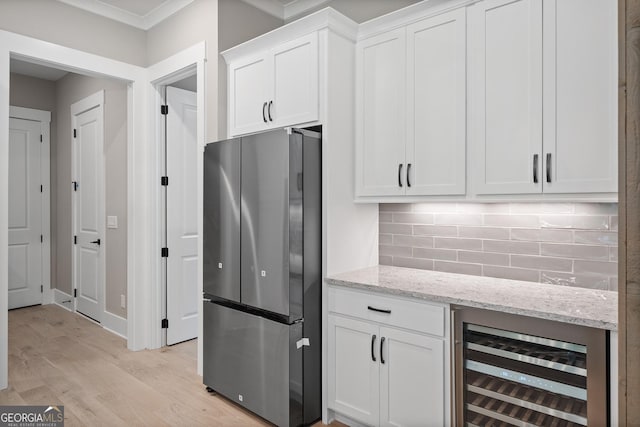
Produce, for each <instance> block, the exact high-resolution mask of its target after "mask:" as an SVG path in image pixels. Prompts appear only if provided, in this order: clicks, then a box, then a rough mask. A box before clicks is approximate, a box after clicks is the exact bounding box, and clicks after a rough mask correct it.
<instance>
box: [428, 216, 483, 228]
mask: <svg viewBox="0 0 640 427" xmlns="http://www.w3.org/2000/svg"><path fill="white" fill-rule="evenodd" d="M435 224H447V225H450V224H452V225H482V215H479V214H436V215H435Z"/></svg>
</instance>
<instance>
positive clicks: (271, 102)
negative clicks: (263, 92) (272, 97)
mask: <svg viewBox="0 0 640 427" xmlns="http://www.w3.org/2000/svg"><path fill="white" fill-rule="evenodd" d="M272 105H273V101H269V108H267V113H268V115H269V121H270V122H272V121H273V118H272V117H271V106H272Z"/></svg>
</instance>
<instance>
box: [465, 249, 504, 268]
mask: <svg viewBox="0 0 640 427" xmlns="http://www.w3.org/2000/svg"><path fill="white" fill-rule="evenodd" d="M458 261H460V262H472V263H475V264H485V265H503V266H508V265H509V255H508V254H496V253H490V252H471V251H459V252H458Z"/></svg>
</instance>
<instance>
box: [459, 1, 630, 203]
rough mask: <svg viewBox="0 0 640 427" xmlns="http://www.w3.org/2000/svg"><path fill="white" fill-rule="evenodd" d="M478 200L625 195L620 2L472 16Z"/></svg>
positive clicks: (533, 4) (484, 6)
mask: <svg viewBox="0 0 640 427" xmlns="http://www.w3.org/2000/svg"><path fill="white" fill-rule="evenodd" d="M470 10H471V15H470V16H471V18H470V31H471V40H472V41H471V43H472V45H471V51H470V63H471V80H470V87H471V98H472V99H473V103H472V106H471V117H472V129H471V133H470V145H471V147H472V149H473V153H474V154H473V157H472V162H471V165H470V167H471V168H472V169H473V177H474V182H473V185H474V192H475V193H476V194H479V195H497V194H527V193H538V194H540V193H562V194H584V193H609V194H612V193H616V192H617V117H618V116H617V114H618V111H617V69H618V59H617V2H616V1H613V0H542V1H541V0H516V1H513V0H486V1H483V2H479V3H477V4H475V5H474V6H472V7H471V8H470Z"/></svg>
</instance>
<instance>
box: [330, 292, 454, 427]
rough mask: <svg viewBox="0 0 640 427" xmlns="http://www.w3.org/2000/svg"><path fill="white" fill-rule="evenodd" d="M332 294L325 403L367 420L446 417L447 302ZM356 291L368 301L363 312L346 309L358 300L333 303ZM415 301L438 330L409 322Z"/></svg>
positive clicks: (413, 422)
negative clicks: (427, 331) (435, 333)
mask: <svg viewBox="0 0 640 427" xmlns="http://www.w3.org/2000/svg"><path fill="white" fill-rule="evenodd" d="M330 295H331V296H330V302H329V306H330V307H329V310H330V311H331V313H330V314H329V319H328V325H329V331H328V332H329V341H328V350H329V360H328V370H329V390H328V391H329V393H328V406H329V409H331V410H333V411H334V412H335V413H336V414H339V415H342V416H344V417H346V419H348V420H352V421H355V422H358V423H362V424H366V425H371V426H378V425H379V426H396V427H397V426H444V425H448V424H449V419H450V418H449V413H450V409H449V405H450V398H449V377H450V375H449V369H450V365H449V362H448V360H449V348H448V345H449V344H448V343H449V340H448V332H447V331H448V330H449V327H448V321H447V318H448V313H449V310H448V307H446V306H444V305H437V304H421V303H416V302H413V301H404V300H402V299H396V298H388V297H382V296H379V295H371V294H368V293H360V292H353V291H346V290H341V289H330ZM355 297H359V300H360V301H361V305H363V306H364V307H367V309H369V310H368V312H367V314H366V315H365V316H366V318H362V319H355V318H352V317H350V316H353V315H354V314H355V315H358V313H359V310H358V307H353V308H354V310H353V311H352V312H351V313H345V312H344V311H342V312H341V311H336V310H341V309H342V308H343V307H344V304H341V300H342V301H353V298H355ZM405 304H406V305H407V307H406V310H405V307H403V305H405ZM416 307H421V308H422V310H423V311H425V312H432V313H429V314H434V315H435V323H436V328H435V330H436V331H437V330H440V331H442V336H430V335H427V334H424V333H422V332H418V331H423V330H425V326H426V325H419V324H415V325H412V321H411V319H409V318H408V317H407V316H406V313H407V311H409V312H411V311H414V310H415V309H416ZM387 311H390V312H387ZM369 314H370V315H369ZM423 318H424V317H423V316H417V317H416V320H420V319H423ZM398 323H404V324H401V325H398ZM390 324H392V325H394V327H390V326H389V325H390ZM395 326H401V327H395ZM430 326H431V325H430ZM430 326H429V327H428V328H427V329H431V327H430ZM412 329H414V330H412Z"/></svg>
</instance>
